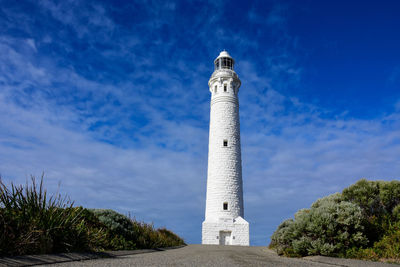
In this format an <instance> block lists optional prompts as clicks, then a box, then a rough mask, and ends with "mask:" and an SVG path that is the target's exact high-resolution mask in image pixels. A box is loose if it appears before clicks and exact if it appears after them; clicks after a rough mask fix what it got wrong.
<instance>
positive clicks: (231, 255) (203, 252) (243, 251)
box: [48, 245, 396, 267]
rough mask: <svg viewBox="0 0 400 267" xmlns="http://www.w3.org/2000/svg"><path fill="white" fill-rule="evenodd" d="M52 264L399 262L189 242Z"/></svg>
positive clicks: (366, 266) (363, 266) (364, 264)
mask: <svg viewBox="0 0 400 267" xmlns="http://www.w3.org/2000/svg"><path fill="white" fill-rule="evenodd" d="M48 266H60V267H67V266H293V267H296V266H322V267H323V266H360V267H369V266H391V267H393V266H396V265H392V264H384V263H376V262H365V261H358V260H347V259H337V258H328V257H307V258H305V259H294V258H285V257H279V256H277V255H276V253H275V252H273V251H272V250H269V249H267V248H266V247H237V246H213V245H189V246H186V247H183V248H179V249H173V250H167V251H162V252H154V253H146V254H136V255H129V256H123V257H117V258H111V259H95V260H87V261H80V262H67V263H59V264H53V265H48Z"/></svg>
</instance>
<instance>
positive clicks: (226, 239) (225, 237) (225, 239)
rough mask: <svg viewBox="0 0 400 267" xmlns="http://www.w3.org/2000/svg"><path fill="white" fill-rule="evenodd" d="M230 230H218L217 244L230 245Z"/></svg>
mask: <svg viewBox="0 0 400 267" xmlns="http://www.w3.org/2000/svg"><path fill="white" fill-rule="evenodd" d="M231 233H232V232H231V231H220V232H219V244H220V245H231V239H232V238H231Z"/></svg>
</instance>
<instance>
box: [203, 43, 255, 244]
mask: <svg viewBox="0 0 400 267" xmlns="http://www.w3.org/2000/svg"><path fill="white" fill-rule="evenodd" d="M234 64H235V61H234V60H233V58H232V57H231V56H230V55H229V54H228V52H227V51H222V52H221V53H220V54H219V56H218V57H217V58H216V59H215V60H214V72H213V74H212V75H211V78H210V80H209V81H208V87H209V89H210V92H211V105H210V132H209V144H208V171H207V196H206V212H205V220H204V222H203V225H202V244H214V245H241V246H248V245H249V223H248V222H247V221H246V220H245V219H244V208H243V181H242V158H241V148H240V123H239V101H238V93H239V87H240V85H241V82H240V79H239V77H238V75H237V74H236V72H235V71H234V68H233V67H234Z"/></svg>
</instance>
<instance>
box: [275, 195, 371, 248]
mask: <svg viewBox="0 0 400 267" xmlns="http://www.w3.org/2000/svg"><path fill="white" fill-rule="evenodd" d="M362 219H363V218H362V212H361V209H360V207H358V206H357V205H355V204H353V203H350V202H347V201H342V200H341V196H340V194H334V195H330V196H328V197H325V198H322V199H319V200H317V201H316V202H315V203H314V204H313V205H312V206H311V208H310V209H303V210H300V211H298V212H297V213H296V214H295V219H294V220H286V221H284V222H283V223H282V224H281V225H280V226H279V227H278V229H277V231H275V233H274V234H273V235H272V238H271V240H272V242H271V245H270V246H271V247H273V248H275V249H276V250H277V252H278V253H279V254H283V255H286V256H306V255H329V256H334V255H339V254H343V253H345V251H346V249H347V248H348V247H351V246H359V245H364V244H366V242H367V239H366V237H365V236H364V234H363V225H362Z"/></svg>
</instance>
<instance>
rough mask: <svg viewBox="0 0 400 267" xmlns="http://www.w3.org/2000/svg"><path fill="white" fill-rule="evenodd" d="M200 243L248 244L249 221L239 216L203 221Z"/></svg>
mask: <svg viewBox="0 0 400 267" xmlns="http://www.w3.org/2000/svg"><path fill="white" fill-rule="evenodd" d="M201 243H202V244H204V245H236V246H249V245H250V241H249V223H248V222H247V221H246V220H245V219H243V218H242V217H240V216H239V217H237V218H235V219H231V218H219V220H216V221H204V222H203V230H202V242H201Z"/></svg>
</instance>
